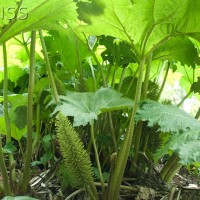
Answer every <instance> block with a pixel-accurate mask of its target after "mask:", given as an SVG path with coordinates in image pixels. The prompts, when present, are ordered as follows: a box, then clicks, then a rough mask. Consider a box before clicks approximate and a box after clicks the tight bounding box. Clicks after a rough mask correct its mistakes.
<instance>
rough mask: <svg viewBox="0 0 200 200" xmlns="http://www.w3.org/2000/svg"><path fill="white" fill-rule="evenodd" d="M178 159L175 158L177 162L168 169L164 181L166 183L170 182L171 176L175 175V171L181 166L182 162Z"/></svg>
mask: <svg viewBox="0 0 200 200" xmlns="http://www.w3.org/2000/svg"><path fill="white" fill-rule="evenodd" d="M178 162H179V160H177V162H176V163H175V164H174V165H173V166H172V168H171V169H170V171H169V172H168V173H167V175H166V177H165V179H164V181H165V182H166V183H170V182H171V181H172V179H173V177H174V176H175V175H176V173H177V172H178V171H179V170H180V168H181V167H182V164H180V163H178Z"/></svg>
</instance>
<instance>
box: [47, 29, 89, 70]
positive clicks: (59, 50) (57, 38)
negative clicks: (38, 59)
mask: <svg viewBox="0 0 200 200" xmlns="http://www.w3.org/2000/svg"><path fill="white" fill-rule="evenodd" d="M49 34H50V36H47V37H45V42H46V44H47V50H48V51H49V53H50V57H52V56H57V55H58V54H59V57H60V60H61V61H62V63H63V67H64V68H65V69H68V71H73V73H74V71H75V69H77V66H79V65H80V62H81V61H83V59H85V58H86V56H88V54H89V50H88V48H87V45H86V44H85V43H83V41H81V40H80V39H79V38H78V36H77V35H76V34H75V33H74V32H73V31H72V30H71V29H67V30H66V29H62V30H60V31H55V30H54V31H50V32H49ZM56 62H58V60H56ZM54 64H56V63H54Z"/></svg>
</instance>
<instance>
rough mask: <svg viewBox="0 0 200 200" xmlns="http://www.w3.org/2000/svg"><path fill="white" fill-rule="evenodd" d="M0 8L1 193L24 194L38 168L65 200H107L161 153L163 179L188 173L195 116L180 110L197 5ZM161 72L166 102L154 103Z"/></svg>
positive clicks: (139, 1)
mask: <svg viewBox="0 0 200 200" xmlns="http://www.w3.org/2000/svg"><path fill="white" fill-rule="evenodd" d="M0 3H1V4H0V5H1V7H0V11H1V19H0V45H1V46H2V51H1V52H2V56H1V57H2V60H3V61H2V63H0V64H1V65H2V66H0V95H1V96H0V134H1V135H2V137H1V138H2V139H1V142H0V171H1V174H2V183H0V187H1V190H0V192H1V196H2V197H4V196H18V195H29V194H31V187H30V184H29V181H30V179H31V178H32V177H34V172H35V171H37V169H38V167H41V166H42V167H43V169H44V170H50V171H51V169H54V168H56V171H54V172H53V173H52V174H53V175H54V177H56V178H57V179H58V181H59V184H60V185H61V186H62V190H63V192H64V193H65V194H66V195H70V194H71V193H72V194H73V191H74V190H75V189H77V188H78V189H80V191H85V193H86V194H87V195H88V196H89V197H90V199H109V200H117V199H118V197H119V196H120V195H121V193H120V191H121V190H122V189H123V188H124V187H125V186H124V185H123V184H122V183H123V182H122V180H123V179H124V178H137V177H138V176H143V174H145V173H149V174H151V175H152V176H153V173H152V168H153V166H154V165H158V163H159V162H160V161H161V159H162V158H163V157H164V156H165V158H166V157H167V162H166V163H163V165H164V167H163V168H162V169H161V170H160V171H159V174H160V177H161V179H162V181H164V182H165V183H170V181H171V180H172V178H173V177H174V175H175V173H176V172H177V171H178V170H179V169H180V168H181V167H182V165H185V166H187V167H189V166H195V167H196V168H199V166H200V150H199V146H200V131H199V130H200V122H199V121H198V118H199V115H200V111H199V110H198V109H197V110H196V116H195V117H192V116H191V115H190V114H188V113H186V112H185V111H183V110H182V109H181V106H182V105H183V103H184V101H185V100H186V99H187V98H188V97H191V96H192V95H193V96H195V97H196V98H198V99H199V94H200V90H199V88H200V78H199V75H200V67H199V66H200V57H199V41H200V24H199V19H200V13H199V10H200V1H192V0H177V1H173V0H166V1H163V0H154V1H146V0H134V1H132V0H115V1H114V0H110V1H107V0H74V1H73V0H63V1H59V0H49V1H46V0H37V1H28V0H13V1H5V0H0ZM11 8H12V9H11ZM169 73H181V76H182V78H181V81H180V85H181V86H182V87H183V88H184V89H185V90H186V94H185V95H183V97H182V99H180V101H179V102H178V103H177V104H176V105H175V104H174V102H171V101H170V100H166V99H165V100H163V98H161V96H162V94H163V90H164V87H165V85H166V84H167V83H166V82H167V81H166V80H167V78H168V77H169V76H170V75H169ZM158 79H162V82H159V81H158ZM172 104H174V105H172ZM62 157H63V158H64V159H62ZM58 161H59V162H58ZM57 162H58V163H59V165H58V164H57ZM21 167H22V169H21V170H19V169H20V168H21ZM66 169H67V170H66ZM7 171H9V173H7ZM19 171H20V172H19ZM99 182H100V183H99ZM99 185H100V187H99ZM129 189H130V188H129ZM74 195H76V193H75V194H74ZM34 197H35V196H34ZM18 198H21V199H22V197H18ZM24 198H26V199H27V198H28V197H24ZM36 198H37V197H36ZM63 198H64V197H63ZM4 199H13V198H12V197H5V198H4ZM16 199H17V197H16ZM29 199H31V198H29Z"/></svg>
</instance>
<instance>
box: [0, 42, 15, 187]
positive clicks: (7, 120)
mask: <svg viewBox="0 0 200 200" xmlns="http://www.w3.org/2000/svg"><path fill="white" fill-rule="evenodd" d="M3 60H4V86H3V98H4V101H3V105H4V118H5V124H6V143H9V142H11V127H10V118H9V114H8V63H7V50H6V44H5V43H3ZM14 165H15V160H14V157H13V154H12V153H10V154H9V168H10V174H11V175H10V178H11V180H10V184H11V186H13V182H15V181H16V173H15V167H14Z"/></svg>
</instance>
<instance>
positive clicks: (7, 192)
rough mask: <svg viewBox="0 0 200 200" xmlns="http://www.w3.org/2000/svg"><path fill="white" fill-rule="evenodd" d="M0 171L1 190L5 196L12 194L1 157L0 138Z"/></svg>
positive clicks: (0, 144)
mask: <svg viewBox="0 0 200 200" xmlns="http://www.w3.org/2000/svg"><path fill="white" fill-rule="evenodd" d="M0 171H1V176H2V182H3V190H4V193H5V195H6V196H12V192H11V188H10V184H9V178H8V174H7V170H6V165H5V161H4V157H3V151H2V143H1V138H0Z"/></svg>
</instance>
